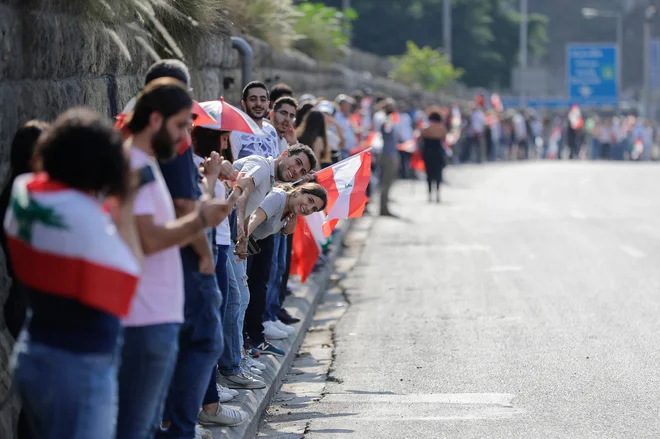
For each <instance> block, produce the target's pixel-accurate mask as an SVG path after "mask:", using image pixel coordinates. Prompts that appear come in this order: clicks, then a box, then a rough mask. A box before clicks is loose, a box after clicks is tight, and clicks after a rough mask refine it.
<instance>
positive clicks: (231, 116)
mask: <svg viewBox="0 0 660 439" xmlns="http://www.w3.org/2000/svg"><path fill="white" fill-rule="evenodd" d="M200 106H201V108H202V109H203V110H204V111H205V113H207V114H208V115H209V116H210V117H211V118H212V121H210V122H209V121H206V122H201V123H200V122H199V121H198V120H195V122H194V125H195V126H199V127H202V128H208V129H212V130H218V131H240V132H242V133H248V134H254V135H258V136H263V135H264V133H263V131H261V128H259V125H257V124H256V122H255V121H254V120H252V118H251V117H250V116H248V115H247V114H245V113H244V112H243V111H241V110H239V109H238V108H236V107H234V106H233V105H231V104H228V103H227V102H225V100H224V99H223V98H220V100H217V101H208V102H202V103H201V104H200Z"/></svg>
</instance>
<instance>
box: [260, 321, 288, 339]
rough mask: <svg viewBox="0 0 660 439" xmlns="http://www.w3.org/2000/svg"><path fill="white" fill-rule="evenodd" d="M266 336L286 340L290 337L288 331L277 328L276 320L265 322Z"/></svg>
mask: <svg viewBox="0 0 660 439" xmlns="http://www.w3.org/2000/svg"><path fill="white" fill-rule="evenodd" d="M263 324H264V337H266V339H267V340H284V339H285V338H288V337H289V334H287V333H286V332H284V331H282V330H280V329H277V326H275V323H274V322H264V323H263Z"/></svg>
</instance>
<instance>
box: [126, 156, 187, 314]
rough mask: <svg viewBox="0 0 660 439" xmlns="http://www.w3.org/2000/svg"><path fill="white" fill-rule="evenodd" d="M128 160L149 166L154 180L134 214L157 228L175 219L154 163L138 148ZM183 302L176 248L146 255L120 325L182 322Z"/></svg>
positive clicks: (141, 193)
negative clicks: (131, 299) (142, 217)
mask: <svg viewBox="0 0 660 439" xmlns="http://www.w3.org/2000/svg"><path fill="white" fill-rule="evenodd" d="M130 160H131V168H132V169H140V168H142V167H144V166H150V167H151V169H152V171H153V173H154V176H155V177H156V179H155V181H153V182H151V183H147V184H145V185H143V186H142V187H141V188H140V190H139V191H138V193H137V196H136V198H135V203H134V207H133V212H134V213H135V215H136V216H142V215H151V216H152V217H153V221H154V224H156V225H159V226H162V225H164V224H166V223H168V222H170V221H174V220H176V213H175V212H174V203H173V202H172V197H171V196H170V192H169V191H168V190H167V185H166V184H165V180H164V179H163V175H162V174H161V172H160V168H159V167H158V164H157V163H156V160H155V159H154V158H153V157H150V156H149V155H148V154H146V153H145V152H144V151H141V150H139V149H137V148H131V152H130ZM183 301H184V291H183V266H182V265H181V254H180V253H179V247H177V246H172V247H169V248H166V249H165V250H161V251H159V252H157V253H153V254H150V255H145V257H144V268H143V271H142V275H141V276H140V281H139V283H138V287H137V291H136V294H135V297H134V299H133V303H132V305H131V310H130V312H129V314H128V316H127V317H126V318H125V319H124V321H123V323H124V325H125V326H147V325H158V324H163V323H182V322H183Z"/></svg>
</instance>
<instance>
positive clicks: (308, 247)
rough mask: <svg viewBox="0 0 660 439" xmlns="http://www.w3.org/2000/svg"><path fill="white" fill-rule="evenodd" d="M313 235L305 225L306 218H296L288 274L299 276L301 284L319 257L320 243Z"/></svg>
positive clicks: (306, 224)
mask: <svg viewBox="0 0 660 439" xmlns="http://www.w3.org/2000/svg"><path fill="white" fill-rule="evenodd" d="M310 216H313V215H310ZM314 235H315V234H314V232H312V227H310V225H309V224H308V223H307V217H304V216H301V217H298V222H297V223H296V229H295V230H294V231H293V240H292V245H291V271H290V272H291V274H294V275H298V276H300V280H301V282H305V281H306V280H307V278H308V277H309V275H310V274H311V273H312V270H313V269H314V265H315V264H316V261H317V260H318V258H319V256H320V255H321V243H319V241H318V240H317V239H316V237H315V236H314Z"/></svg>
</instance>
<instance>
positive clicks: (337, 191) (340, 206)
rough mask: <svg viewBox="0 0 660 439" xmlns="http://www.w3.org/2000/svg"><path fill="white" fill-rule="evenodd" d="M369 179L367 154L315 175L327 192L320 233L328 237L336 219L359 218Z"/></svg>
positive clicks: (364, 204) (349, 159) (365, 203)
mask: <svg viewBox="0 0 660 439" xmlns="http://www.w3.org/2000/svg"><path fill="white" fill-rule="evenodd" d="M370 178H371V150H366V151H363V152H361V153H360V154H357V155H354V156H351V157H349V158H347V159H345V160H342V161H341V162H339V163H336V164H334V165H332V166H330V167H328V168H325V169H323V170H321V171H319V172H317V173H316V181H317V183H318V184H320V185H321V186H323V187H324V188H325V190H326V191H328V205H327V206H326V209H325V211H326V215H327V216H326V218H325V221H324V223H323V232H324V233H325V236H326V237H328V236H330V234H332V230H333V229H334V228H335V226H336V225H337V223H338V222H339V220H340V219H346V218H358V217H360V216H362V213H363V212H364V207H365V206H366V205H367V201H368V198H367V185H368V184H369V179H370Z"/></svg>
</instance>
